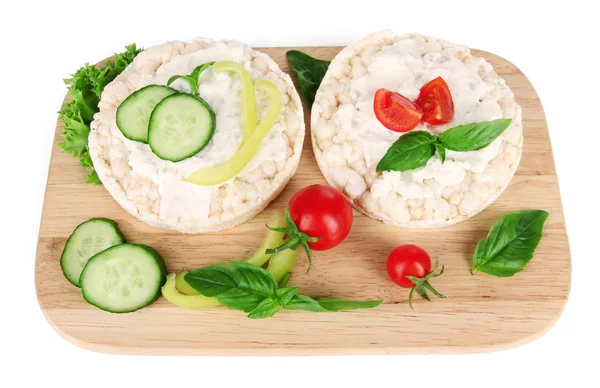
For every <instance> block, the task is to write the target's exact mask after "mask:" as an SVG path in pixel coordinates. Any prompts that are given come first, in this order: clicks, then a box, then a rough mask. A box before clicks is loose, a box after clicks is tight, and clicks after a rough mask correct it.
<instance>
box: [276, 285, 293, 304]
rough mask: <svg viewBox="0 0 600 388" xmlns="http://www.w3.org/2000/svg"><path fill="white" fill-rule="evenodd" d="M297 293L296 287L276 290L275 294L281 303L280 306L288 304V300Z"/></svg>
mask: <svg viewBox="0 0 600 388" xmlns="http://www.w3.org/2000/svg"><path fill="white" fill-rule="evenodd" d="M297 292H298V287H286V288H280V289H278V290H277V291H276V292H275V294H276V295H277V297H278V298H279V300H280V301H281V304H284V305H285V304H288V303H289V302H290V300H292V298H293V297H294V295H296V293H297Z"/></svg>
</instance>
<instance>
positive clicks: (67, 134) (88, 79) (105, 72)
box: [58, 44, 142, 184]
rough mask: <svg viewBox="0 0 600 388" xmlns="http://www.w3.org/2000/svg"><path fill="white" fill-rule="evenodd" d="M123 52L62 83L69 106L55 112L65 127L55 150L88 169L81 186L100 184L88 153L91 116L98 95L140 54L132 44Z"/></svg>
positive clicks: (80, 70)
mask: <svg viewBox="0 0 600 388" xmlns="http://www.w3.org/2000/svg"><path fill="white" fill-rule="evenodd" d="M125 50H126V51H124V52H122V53H120V54H115V57H114V59H113V60H111V61H107V63H106V65H105V66H104V67H102V68H98V67H96V66H94V65H90V64H87V63H86V64H85V65H84V66H83V67H81V68H80V69H79V70H77V71H76V72H75V73H74V74H72V75H71V78H67V79H65V80H64V81H65V83H66V84H67V85H68V86H69V93H70V94H71V102H69V103H68V104H67V105H66V106H65V107H64V109H63V110H61V111H60V112H58V114H59V118H60V120H61V121H62V122H63V123H64V125H65V128H64V129H63V131H62V137H63V142H61V143H59V144H58V146H59V147H60V148H61V149H62V150H63V151H64V152H66V153H68V154H70V155H73V156H75V157H78V158H79V163H80V165H81V166H82V167H83V168H85V169H86V170H89V169H91V171H90V173H89V175H88V176H87V178H86V180H85V183H90V184H100V183H101V182H100V179H99V178H98V175H97V174H96V171H95V170H94V165H93V163H92V159H91V158H90V155H89V152H88V135H89V133H90V123H91V122H92V120H93V119H94V114H95V113H96V112H98V102H99V101H100V96H101V95H102V91H103V90H104V87H106V85H108V84H109V83H110V82H111V81H112V80H114V79H115V78H116V77H117V76H118V75H119V74H121V72H122V71H123V70H125V68H126V67H127V66H128V65H129V64H130V63H131V62H133V59H134V58H135V56H136V55H137V54H139V53H140V52H141V51H142V50H141V49H138V48H137V47H136V45H135V44H131V45H129V46H126V47H125Z"/></svg>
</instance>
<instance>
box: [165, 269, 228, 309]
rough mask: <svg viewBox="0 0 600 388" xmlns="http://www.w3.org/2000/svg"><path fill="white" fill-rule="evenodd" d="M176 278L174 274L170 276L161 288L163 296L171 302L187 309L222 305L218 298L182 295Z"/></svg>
mask: <svg viewBox="0 0 600 388" xmlns="http://www.w3.org/2000/svg"><path fill="white" fill-rule="evenodd" d="M175 277H176V275H175V274H174V273H170V274H168V275H167V282H166V283H165V285H164V286H162V288H161V292H162V295H163V296H164V297H165V299H166V300H168V301H169V302H171V303H173V304H174V305H176V306H180V307H184V308H186V309H204V308H209V307H216V306H219V305H220V303H219V301H218V300H217V298H209V297H206V296H204V295H199V294H198V295H184V294H182V293H180V292H179V291H178V290H177V288H176V286H175ZM194 291H195V290H194Z"/></svg>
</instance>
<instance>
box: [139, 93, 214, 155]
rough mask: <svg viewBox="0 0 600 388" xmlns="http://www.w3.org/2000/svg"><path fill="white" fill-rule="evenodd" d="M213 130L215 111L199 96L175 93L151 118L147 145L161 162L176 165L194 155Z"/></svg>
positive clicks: (204, 145)
mask: <svg viewBox="0 0 600 388" xmlns="http://www.w3.org/2000/svg"><path fill="white" fill-rule="evenodd" d="M214 130H215V112H214V111H213V110H212V108H211V107H210V106H209V105H208V104H207V103H206V101H204V100H203V99H201V98H200V97H196V96H193V95H191V94H174V95H171V96H169V97H166V98H165V99H164V100H162V101H161V102H160V103H158V105H156V108H154V110H153V111H152V114H151V115H150V124H149V126H148V144H149V145H150V148H151V149H152V152H154V154H156V156H158V157H159V158H161V159H164V160H170V161H171V162H179V161H181V160H184V159H187V158H189V157H192V156H194V155H196V154H197V153H198V152H200V151H201V150H202V149H203V148H204V147H206V145H207V144H208V142H209V141H210V139H211V137H212V135H213V132H214Z"/></svg>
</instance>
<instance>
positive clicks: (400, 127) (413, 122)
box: [373, 89, 423, 132]
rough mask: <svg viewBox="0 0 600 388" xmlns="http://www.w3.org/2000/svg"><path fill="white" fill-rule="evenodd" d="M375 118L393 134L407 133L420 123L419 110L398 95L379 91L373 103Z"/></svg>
mask: <svg viewBox="0 0 600 388" xmlns="http://www.w3.org/2000/svg"><path fill="white" fill-rule="evenodd" d="M373 110H374V111H375V117H377V120H379V122H381V124H383V125H384V126H385V127H386V128H387V129H391V130H392V131H394V132H408V131H410V130H411V129H414V128H415V127H416V126H417V125H419V123H420V122H421V117H422V116H423V111H422V110H421V108H420V107H419V106H418V105H417V104H415V103H414V102H412V101H411V100H409V99H408V98H406V97H404V96H403V95H401V94H399V93H395V92H392V91H389V90H387V89H379V90H378V91H377V92H376V93H375V100H374V102H373Z"/></svg>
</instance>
